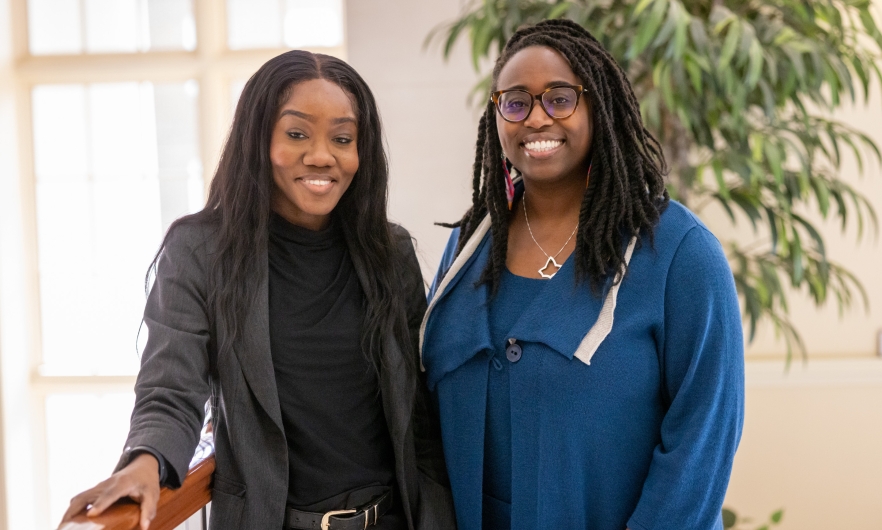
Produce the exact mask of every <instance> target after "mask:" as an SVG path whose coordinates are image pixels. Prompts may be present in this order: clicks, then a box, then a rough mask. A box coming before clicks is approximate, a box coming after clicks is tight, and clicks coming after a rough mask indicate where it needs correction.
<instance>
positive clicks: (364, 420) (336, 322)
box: [269, 214, 398, 526]
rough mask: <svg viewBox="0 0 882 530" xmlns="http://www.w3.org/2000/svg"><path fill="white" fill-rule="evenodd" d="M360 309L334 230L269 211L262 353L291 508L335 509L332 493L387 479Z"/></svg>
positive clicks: (389, 461)
mask: <svg viewBox="0 0 882 530" xmlns="http://www.w3.org/2000/svg"><path fill="white" fill-rule="evenodd" d="M364 308H365V301H364V294H363V293H362V290H361V286H360V284H359V281H358V277H357V275H356V272H355V269H354V268H353V265H352V260H351V258H350V256H349V252H348V250H347V247H346V242H345V240H344V238H343V234H342V232H341V230H340V228H339V226H338V225H337V224H336V223H334V222H332V223H331V226H330V227H328V228H327V229H324V230H320V231H312V230H308V229H306V228H302V227H299V226H295V225H292V224H290V223H289V222H287V221H286V220H285V219H283V218H282V217H281V216H279V215H275V214H274V215H273V219H272V221H271V223H270V237H269V323H270V347H271V350H272V358H273V367H274V369H275V374H276V384H277V386H278V391H279V403H280V404H281V410H282V422H283V425H284V428H285V437H286V439H287V442H288V462H289V463H288V477H289V482H288V504H289V505H290V506H292V507H296V508H298V509H301V510H307V511H313V512H325V511H329V510H336V509H340V507H339V506H335V505H333V504H334V502H335V501H334V499H333V497H335V496H339V495H340V494H341V493H343V492H346V491H348V490H351V489H353V488H360V487H364V486H368V485H384V486H390V487H392V486H393V485H394V483H395V463H394V462H395V460H394V455H393V452H392V442H391V439H390V437H389V429H388V427H387V425H386V419H385V416H384V413H383V406H382V401H381V398H380V389H379V383H378V380H377V373H376V371H375V369H374V367H373V363H372V362H370V361H369V360H368V358H367V356H366V354H365V352H364V351H363V349H362V343H361V329H362V325H363V320H364V313H365V309H364ZM396 504H398V502H397V501H396ZM380 522H381V523H383V521H382V520H381V521H380ZM389 522H391V521H389ZM383 526H385V525H383Z"/></svg>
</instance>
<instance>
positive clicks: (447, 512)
mask: <svg viewBox="0 0 882 530" xmlns="http://www.w3.org/2000/svg"><path fill="white" fill-rule="evenodd" d="M391 228H392V232H393V237H394V238H395V241H396V243H397V250H398V253H399V256H396V259H395V260H394V261H395V266H396V267H397V268H398V270H397V271H396V273H397V276H398V277H399V278H400V280H401V289H402V293H404V295H405V297H406V302H407V315H406V316H405V315H403V317H406V318H407V322H408V327H409V330H410V338H411V341H410V342H411V343H410V344H398V342H397V341H396V340H395V338H394V337H393V336H388V337H387V338H386V340H385V347H384V349H383V352H382V355H383V363H382V367H383V368H382V369H381V371H380V392H381V394H382V402H383V410H384V413H385V416H386V420H387V424H388V426H389V434H390V436H391V439H392V445H393V449H394V452H395V472H396V478H397V482H398V487H399V492H400V496H401V504H402V507H403V510H404V514H405V516H406V518H407V521H408V526H409V528H411V529H413V530H422V529H439V530H448V529H453V528H455V522H454V521H455V519H454V515H453V501H452V498H451V495H450V489H449V483H448V479H447V473H446V469H445V467H444V458H443V452H442V448H441V440H440V428H439V427H438V421H437V418H435V417H434V416H430V414H431V412H430V410H431V408H430V407H424V406H420V407H419V410H417V407H415V405H414V395H416V393H417V392H415V390H416V389H418V392H419V393H421V394H422V396H426V390H425V384H424V382H423V380H422V377H421V376H419V375H416V374H413V373H412V371H408V370H406V369H405V362H406V358H405V357H404V356H405V355H410V356H414V357H415V358H416V357H417V356H418V349H417V342H418V340H419V339H418V336H419V327H420V323H421V321H422V317H423V314H424V312H425V309H426V299H425V291H424V284H423V280H422V275H421V273H420V268H419V264H418V262H417V259H416V255H415V254H414V250H413V244H412V242H411V239H410V235H409V234H408V233H407V231H405V230H404V229H403V228H401V227H400V226H397V225H392V226H391ZM215 247H216V244H215V241H214V238H213V236H212V230H211V229H210V228H209V227H207V226H204V225H198V224H182V225H179V226H177V227H176V228H174V229H173V230H172V232H171V234H170V236H169V238H168V242H167V244H166V247H165V249H164V250H163V252H162V255H161V256H160V259H159V262H158V265H157V272H156V281H155V283H154V285H153V288H152V289H151V291H150V295H149V297H148V299H147V305H146V308H145V310H144V322H145V323H146V324H147V328H148V331H149V336H148V340H147V346H146V347H145V349H144V352H143V355H142V358H141V370H140V372H139V373H138V379H137V382H136V384H135V394H136V400H135V409H134V411H133V413H132V420H131V429H130V431H129V436H128V439H127V440H126V450H125V451H124V453H123V455H122V457H121V459H120V461H119V463H118V464H117V469H121V468H122V467H124V466H125V465H126V464H128V462H129V461H130V460H131V454H130V449H131V448H133V447H137V446H149V447H151V448H154V449H156V450H158V451H159V452H160V453H162V455H163V456H164V457H165V458H166V460H167V463H168V467H169V468H170V473H169V485H170V486H172V487H178V486H180V484H179V481H180V480H181V479H183V477H185V476H186V473H187V469H188V465H189V463H190V459H191V458H192V456H193V452H194V450H195V448H196V445H197V443H198V437H199V432H200V429H201V427H202V421H203V411H204V405H205V403H206V400H208V399H209V398H210V400H211V407H212V412H213V429H214V441H215V455H216V456H215V458H216V461H217V468H216V471H215V476H214V486H213V492H212V504H211V521H210V528H211V529H212V530H220V529H243V530H244V529H255V528H261V529H263V528H267V529H273V530H275V529H280V528H282V527H283V521H284V515H285V502H286V499H287V494H288V448H287V445H286V441H285V433H284V429H283V427H282V418H281V412H280V406H279V399H278V392H277V389H276V379H275V373H274V371H273V365H272V358H271V356H270V339H269V315H268V305H269V303H268V289H267V286H268V265H267V257H266V255H263V256H262V257H261V259H262V260H263V262H262V268H261V271H262V273H261V275H260V277H255V278H253V280H252V281H251V282H250V283H251V285H249V286H248V291H249V292H252V293H255V297H254V302H253V304H252V306H251V308H250V309H249V310H248V311H247V313H246V314H245V315H244V317H245V318H244V321H243V322H244V330H245V332H244V333H242V336H241V337H239V338H237V339H236V341H235V342H234V344H233V347H232V348H229V349H226V350H225V352H223V353H219V352H218V350H217V345H218V344H221V343H222V341H224V339H225V338H226V336H227V335H228V333H229V331H228V330H226V329H221V328H219V327H217V326H216V325H215V324H216V322H217V321H218V319H217V318H216V316H215V315H214V314H212V312H211V310H210V309H209V307H208V304H207V289H208V284H209V282H208V277H209V274H211V256H212V254H213V252H214V248H215ZM350 254H351V255H353V265H354V267H355V270H356V272H357V274H358V277H359V280H360V281H361V283H362V284H364V283H365V280H366V278H367V275H369V274H370V271H368V270H366V268H365V266H364V264H363V263H360V262H359V261H358V260H357V258H356V257H355V255H354V254H353V253H350ZM412 362H413V363H414V364H415V365H416V366H419V361H418V360H413V361H412ZM417 401H418V402H419V401H420V400H417ZM423 402H426V403H427V402H428V398H425V399H424V400H423ZM172 471H173V472H172Z"/></svg>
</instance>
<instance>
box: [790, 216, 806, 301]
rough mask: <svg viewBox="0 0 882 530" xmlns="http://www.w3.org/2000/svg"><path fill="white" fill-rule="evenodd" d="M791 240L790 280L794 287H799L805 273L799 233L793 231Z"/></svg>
mask: <svg viewBox="0 0 882 530" xmlns="http://www.w3.org/2000/svg"><path fill="white" fill-rule="evenodd" d="M791 235H792V236H793V239H792V240H791V241H790V264H791V266H792V267H793V271H792V272H791V273H790V278H791V281H792V284H793V286H794V287H799V284H800V283H802V277H803V274H804V272H805V264H804V263H803V251H802V241H801V240H800V238H799V232H797V231H796V230H793V231H792V232H791Z"/></svg>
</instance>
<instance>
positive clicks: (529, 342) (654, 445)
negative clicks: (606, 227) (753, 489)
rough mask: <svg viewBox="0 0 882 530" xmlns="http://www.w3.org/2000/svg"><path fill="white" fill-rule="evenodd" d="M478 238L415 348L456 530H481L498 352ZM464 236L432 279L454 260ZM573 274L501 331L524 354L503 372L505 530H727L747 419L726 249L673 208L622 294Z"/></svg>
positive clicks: (444, 285)
mask: <svg viewBox="0 0 882 530" xmlns="http://www.w3.org/2000/svg"><path fill="white" fill-rule="evenodd" d="M483 226H484V227H485V228H484V229H483V231H484V232H485V233H483V234H482V233H481V232H482V230H479V232H478V233H477V237H475V238H473V240H472V241H471V244H470V245H467V246H466V248H465V249H464V250H463V252H462V255H461V256H460V257H459V258H457V260H456V264H455V266H454V269H453V270H452V271H451V273H452V277H450V278H445V280H444V282H439V281H438V278H436V281H435V285H433V289H432V292H430V295H429V297H430V307H429V311H428V312H427V314H426V317H425V319H424V321H423V330H422V331H423V333H422V336H421V338H422V341H421V353H422V362H423V366H424V368H425V370H426V373H427V381H428V385H429V390H430V392H431V393H432V396H433V398H434V399H435V401H436V403H437V406H438V409H439V414H440V416H441V428H442V439H443V443H444V452H445V457H446V460H447V469H448V472H449V474H450V480H451V485H452V488H453V496H454V503H455V506H456V517H457V523H458V527H459V530H471V529H476V530H478V529H480V528H481V509H482V508H481V505H482V480H483V476H482V475H483V455H484V422H485V412H486V399H487V380H488V368H489V357H488V356H487V355H485V354H483V353H486V351H487V350H489V349H492V348H493V346H492V345H491V344H490V330H489V322H488V311H487V307H488V303H489V296H488V294H489V293H488V289H487V288H486V286H484V285H481V286H478V287H475V285H476V283H477V281H478V278H479V277H480V275H481V272H482V271H483V270H484V267H485V265H486V263H487V259H488V255H489V248H490V245H489V240H490V237H491V234H490V233H489V232H487V231H486V227H487V223H486V222H485V223H484V225H483ZM458 235H459V234H458V230H455V231H454V232H453V234H451V237H450V241H449V242H448V245H447V249H446V251H445V253H444V257H443V259H442V263H441V267H440V271H448V270H449V269H450V268H451V265H452V264H454V253H455V248H456V243H457V238H458ZM572 262H573V260H572V259H569V260H567V261H566V263H565V264H564V265H563V267H562V268H561V269H560V271H559V272H558V273H557V275H556V276H555V277H554V278H553V279H552V280H549V281H548V282H547V284H546V285H545V286H544V287H543V289H542V290H541V291H540V292H539V294H538V295H537V296H536V298H535V299H534V300H533V301H532V303H531V306H530V307H529V308H527V309H526V310H525V311H524V312H523V315H522V316H521V317H520V318H519V319H518V321H517V322H516V323H515V325H514V326H513V327H512V329H511V331H510V333H509V334H508V336H509V337H513V338H516V339H517V341H518V344H520V345H522V348H523V355H522V357H521V358H520V360H519V361H518V362H517V363H516V364H513V365H512V366H511V367H510V385H511V391H510V400H511V401H510V402H511V431H512V432H511V436H512V447H511V455H512V513H511V519H512V530H521V529H544V528H561V529H569V528H580V529H581V528H584V529H591V530H623V529H624V528H625V527H626V526H627V527H628V528H630V529H631V530H661V529H670V530H687V529H688V530H705V529H722V521H721V518H720V509H721V507H722V503H723V498H724V496H725V493H726V487H727V484H728V482H729V475H730V472H731V469H732V460H733V458H734V456H735V450H736V448H737V446H738V442H739V439H740V437H741V428H742V423H743V415H744V356H743V353H744V352H743V339H742V328H741V319H740V312H739V304H738V298H737V295H736V292H735V285H734V282H733V278H732V273H731V270H730V268H729V265H728V262H727V261H726V258H725V256H724V254H723V251H722V249H721V246H720V244H719V242H718V241H717V240H716V238H715V237H714V236H713V235H712V234H711V233H710V232H709V231H708V230H707V229H706V228H705V227H704V225H703V224H702V223H701V221H699V220H698V219H697V218H696V217H695V216H694V215H693V214H692V213H691V212H689V211H688V210H687V209H686V208H685V207H683V206H682V205H680V204H678V203H676V202H673V201H672V202H671V203H670V205H669V207H668V208H667V210H665V212H664V213H663V214H662V216H661V220H660V222H659V224H658V226H657V227H656V231H655V242H654V245H653V244H650V242H649V240H648V237H643V239H642V240H641V241H640V242H639V244H638V245H637V246H636V249H635V250H634V252H633V256H632V257H631V260H630V265H629V268H628V272H627V275H626V276H625V277H624V280H623V281H622V282H621V284H620V287H619V288H618V289H613V288H611V287H610V285H607V287H606V289H605V290H604V292H603V293H601V296H599V297H598V296H595V295H592V293H591V290H590V288H589V286H588V285H587V284H578V285H577V284H576V283H575V277H574V269H573V263H572ZM440 276H442V275H441V274H439V277H440ZM439 283H440V285H439ZM609 284H612V282H609ZM439 287H440V289H439ZM616 290H617V291H618V293H617V296H616V293H615V292H614V291H616ZM436 291H438V292H436ZM604 302H607V303H606V306H607V309H608V310H607V311H606V312H607V313H609V314H608V315H607V317H609V318H607V317H604V318H607V320H609V319H610V318H611V320H612V326H611V328H610V329H609V330H608V333H606V334H601V335H600V337H601V340H600V342H599V345H595V347H594V348H592V351H591V352H590V353H593V356H591V355H588V356H587V357H586V356H584V355H579V356H575V355H574V354H575V353H576V351H577V350H580V351H582V350H584V347H585V343H587V342H590V340H589V339H587V338H586V336H588V335H591V334H592V333H591V332H590V330H591V329H592V328H597V327H600V325H601V324H600V321H601V320H604V318H599V316H600V313H601V309H602V308H603V306H604ZM609 302H613V303H612V306H610V303H609ZM610 307H611V309H609V308H610ZM595 323H597V324H595ZM594 334H595V335H596V331H595V332H594ZM595 338H596V337H595ZM580 348H581V349H580ZM583 353H584V352H583ZM586 361H590V364H589V362H586Z"/></svg>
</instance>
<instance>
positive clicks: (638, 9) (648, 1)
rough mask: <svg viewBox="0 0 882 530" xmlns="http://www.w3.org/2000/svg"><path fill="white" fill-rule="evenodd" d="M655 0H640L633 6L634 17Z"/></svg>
mask: <svg viewBox="0 0 882 530" xmlns="http://www.w3.org/2000/svg"><path fill="white" fill-rule="evenodd" d="M655 1H656V0H640V3H638V4H637V7H635V8H634V17H635V18H636V17H639V16H640V13H643V10H644V9H646V8H647V7H649V4H651V3H653V2H655Z"/></svg>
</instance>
